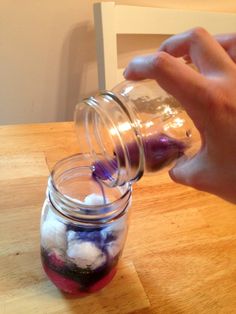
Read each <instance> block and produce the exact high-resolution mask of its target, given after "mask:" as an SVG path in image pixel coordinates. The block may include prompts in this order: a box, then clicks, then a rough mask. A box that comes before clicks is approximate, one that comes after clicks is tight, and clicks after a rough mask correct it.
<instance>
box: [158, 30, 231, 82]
mask: <svg viewBox="0 0 236 314" xmlns="http://www.w3.org/2000/svg"><path fill="white" fill-rule="evenodd" d="M159 51H165V52H168V53H169V54H171V55H173V56H175V57H184V56H185V55H188V56H189V58H190V59H191V60H192V62H193V63H194V64H195V65H196V66H197V68H198V69H199V71H200V72H201V73H203V74H205V75H206V76H207V75H208V74H209V75H212V73H215V72H221V71H222V70H224V69H225V68H227V67H229V66H230V64H231V63H232V60H231V59H230V58H229V56H228V55H227V53H226V52H225V50H224V49H223V48H222V47H221V45H220V44H219V43H218V42H217V40H216V39H215V38H214V37H212V36H211V35H210V34H209V33H208V32H207V31H206V30H204V29H203V28H195V29H192V30H189V31H187V32H184V33H181V34H178V35H175V36H172V37H170V38H168V39H167V40H166V41H164V42H163V44H162V45H161V46H160V49H159Z"/></svg>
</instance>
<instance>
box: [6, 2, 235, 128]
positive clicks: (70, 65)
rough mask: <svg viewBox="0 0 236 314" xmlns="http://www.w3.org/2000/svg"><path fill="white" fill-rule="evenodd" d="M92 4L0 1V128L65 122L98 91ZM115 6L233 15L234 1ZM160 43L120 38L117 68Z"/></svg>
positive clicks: (144, 3) (132, 3)
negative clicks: (118, 64)
mask: <svg viewBox="0 0 236 314" xmlns="http://www.w3.org/2000/svg"><path fill="white" fill-rule="evenodd" d="M95 2H97V1H93V0H21V1H19V0H1V1H0V124H15V123H34V122H49V121H65V120H72V119H73V111H74V106H75V104H76V103H77V102H78V100H81V99H82V98H84V97H87V96H89V95H92V94H94V93H95V92H96V91H97V90H98V82H97V65H96V49H95V31H94V25H93V3H95ZM114 2H116V3H118V4H129V5H145V6H155V7H165V8H179V9H191V10H203V11H218V12H219V11H220V12H236V1H235V0H227V1H225V0H218V1H215V0H208V1H206V0H188V1H186V0H136V1H135V0H123V1H114ZM164 38H165V37H164V36H163V38H158V39H157V38H156V37H155V36H147V37H146V36H141V35H140V36H133V37H132V38H129V36H120V37H119V38H118V53H119V63H120V64H121V65H122V66H124V65H125V64H126V63H127V62H128V61H129V60H130V58H131V57H132V56H133V55H136V54H143V53H147V52H150V51H153V50H154V49H156V48H157V47H158V45H159V43H160V41H161V40H163V39H164Z"/></svg>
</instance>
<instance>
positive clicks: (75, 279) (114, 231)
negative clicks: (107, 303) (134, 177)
mask: <svg viewBox="0 0 236 314" xmlns="http://www.w3.org/2000/svg"><path fill="white" fill-rule="evenodd" d="M130 203H131V185H130V184H129V183H127V184H125V185H123V186H122V187H116V188H109V187H106V186H103V185H102V184H101V183H100V182H99V181H98V180H97V179H96V177H95V176H94V167H93V166H91V160H90V159H89V156H87V155H74V156H71V157H69V158H66V159H64V160H61V161H59V162H58V163H57V164H56V165H55V167H54V169H53V170H52V173H51V175H50V177H49V180H48V188H47V198H46V200H45V203H44V206H43V210H42V216H41V258H42V264H43V268H44V270H45V272H46V274H47V276H48V277H49V278H50V280H51V281H52V282H53V283H54V284H55V285H56V286H57V287H58V288H59V289H61V290H62V291H64V292H67V293H71V294H74V295H78V296H83V295H87V294H89V293H92V292H95V291H97V290H99V289H101V288H103V287H104V286H105V285H107V284H108V282H110V281H111V280H112V278H113V276H114V275H115V272H116V268H117V263H118V260H119V258H120V256H121V253H122V250H123V247H124V243H125V239H126V234H127V228H128V209H129V206H130Z"/></svg>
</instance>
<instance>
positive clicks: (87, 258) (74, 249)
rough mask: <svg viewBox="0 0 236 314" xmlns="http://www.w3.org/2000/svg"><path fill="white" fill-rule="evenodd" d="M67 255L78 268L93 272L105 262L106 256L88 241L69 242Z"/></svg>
mask: <svg viewBox="0 0 236 314" xmlns="http://www.w3.org/2000/svg"><path fill="white" fill-rule="evenodd" d="M67 255H68V257H69V258H71V259H72V260H73V262H74V263H75V264H76V265H77V266H78V267H80V268H87V267H89V268H91V269H92V270H94V269H96V268H98V267H100V266H102V265H103V264H104V263H105V262H106V255H105V254H104V253H103V252H102V251H101V250H100V249H99V248H97V247H96V245H94V244H93V243H92V242H89V241H75V240H73V241H72V242H69V244H68V249H67Z"/></svg>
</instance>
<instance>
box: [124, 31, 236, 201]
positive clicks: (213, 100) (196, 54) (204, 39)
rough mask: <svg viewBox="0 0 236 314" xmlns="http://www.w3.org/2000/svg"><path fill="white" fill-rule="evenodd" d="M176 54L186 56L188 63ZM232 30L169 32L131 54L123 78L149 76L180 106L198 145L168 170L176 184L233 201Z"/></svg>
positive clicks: (235, 94)
mask: <svg viewBox="0 0 236 314" xmlns="http://www.w3.org/2000/svg"><path fill="white" fill-rule="evenodd" d="M179 57H184V58H185V59H187V60H188V61H191V62H192V63H193V64H194V65H195V67H196V68H197V69H198V71H196V70H195V69H193V68H191V67H190V66H189V65H187V64H185V63H184V62H183V60H182V59H180V58H179ZM234 62H236V34H234V35H233V34H232V35H220V36H215V37H212V36H211V35H210V34H209V33H208V32H207V31H206V30H204V29H202V28H196V29H193V30H189V31H187V32H184V33H182V34H178V35H175V36H172V37H170V38H169V39H167V40H166V41H164V42H163V44H162V45H161V47H160V48H159V50H158V51H157V52H156V53H154V54H152V55H147V56H141V57H137V58H135V59H133V60H132V61H131V63H130V64H129V65H128V67H127V68H126V70H125V72H124V77H125V78H126V79H128V80H141V79H146V78H149V79H155V80H156V81H157V82H158V83H159V84H160V86H161V87H162V88H164V89H165V90H166V91H167V92H168V93H170V94H172V95H173V96H174V97H175V98H176V99H177V100H178V101H179V102H180V103H181V104H182V105H183V107H185V109H186V111H187V113H188V114H189V116H190V117H191V118H192V120H193V122H194V124H195V126H196V127H197V129H198V130H199V132H200V135H201V139H202V145H201V149H200V150H199V152H198V153H197V154H196V155H195V156H193V157H192V158H191V159H188V160H185V161H180V162H179V163H177V165H176V166H175V167H174V168H172V169H171V170H170V176H171V178H172V179H173V180H174V181H176V182H178V183H181V184H185V185H188V186H192V187H194V188H196V189H199V190H203V191H207V192H210V193H213V194H216V195H218V196H220V197H222V198H224V199H226V200H228V201H231V202H234V203H236V64H235V63H234Z"/></svg>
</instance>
